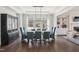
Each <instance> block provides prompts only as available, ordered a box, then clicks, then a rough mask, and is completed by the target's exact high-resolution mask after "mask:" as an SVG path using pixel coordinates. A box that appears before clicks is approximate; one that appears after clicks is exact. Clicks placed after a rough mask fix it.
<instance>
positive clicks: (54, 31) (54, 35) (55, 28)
mask: <svg viewBox="0 0 79 59" xmlns="http://www.w3.org/2000/svg"><path fill="white" fill-rule="evenodd" d="M55 32H56V27H54V31H53V39H54V40H55Z"/></svg>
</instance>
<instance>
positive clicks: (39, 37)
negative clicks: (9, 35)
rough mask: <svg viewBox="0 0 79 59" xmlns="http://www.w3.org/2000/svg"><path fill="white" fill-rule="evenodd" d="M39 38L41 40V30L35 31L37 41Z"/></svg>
mask: <svg viewBox="0 0 79 59" xmlns="http://www.w3.org/2000/svg"><path fill="white" fill-rule="evenodd" d="M38 40H39V41H40V42H41V32H40V31H36V32H35V41H38Z"/></svg>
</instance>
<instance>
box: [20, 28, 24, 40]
mask: <svg viewBox="0 0 79 59" xmlns="http://www.w3.org/2000/svg"><path fill="white" fill-rule="evenodd" d="M20 31H21V36H22V40H23V39H24V31H23V28H22V27H20Z"/></svg>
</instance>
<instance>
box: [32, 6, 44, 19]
mask: <svg viewBox="0 0 79 59" xmlns="http://www.w3.org/2000/svg"><path fill="white" fill-rule="evenodd" d="M33 7H34V8H35V20H36V19H37V18H36V17H37V14H36V12H37V10H36V8H40V11H39V12H40V20H41V17H42V16H41V15H42V7H44V6H33Z"/></svg>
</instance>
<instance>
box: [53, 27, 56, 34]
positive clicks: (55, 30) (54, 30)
mask: <svg viewBox="0 0 79 59" xmlns="http://www.w3.org/2000/svg"><path fill="white" fill-rule="evenodd" d="M55 31H56V27H55V28H54V32H53V34H54V35H55Z"/></svg>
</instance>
